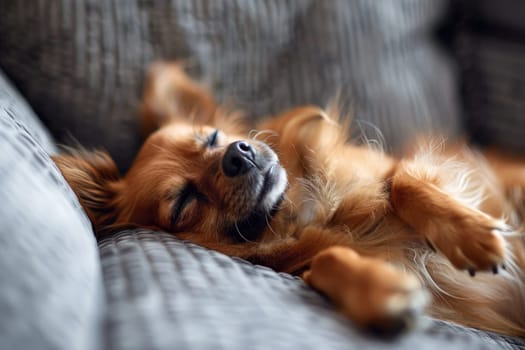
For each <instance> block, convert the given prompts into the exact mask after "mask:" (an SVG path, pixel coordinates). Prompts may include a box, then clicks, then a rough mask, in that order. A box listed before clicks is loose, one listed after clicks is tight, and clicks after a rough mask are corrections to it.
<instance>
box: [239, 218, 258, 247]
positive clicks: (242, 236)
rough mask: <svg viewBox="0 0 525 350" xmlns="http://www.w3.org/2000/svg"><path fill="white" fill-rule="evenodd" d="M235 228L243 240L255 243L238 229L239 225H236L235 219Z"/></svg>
mask: <svg viewBox="0 0 525 350" xmlns="http://www.w3.org/2000/svg"><path fill="white" fill-rule="evenodd" d="M235 230H236V231H237V234H238V235H239V236H240V237H241V238H242V239H243V240H244V241H245V242H248V243H255V242H254V241H252V240H249V239H248V238H246V237H245V236H244V235H243V234H242V232H241V230H240V229H239V226H238V225H237V221H235Z"/></svg>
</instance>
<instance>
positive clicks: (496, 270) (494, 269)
mask: <svg viewBox="0 0 525 350" xmlns="http://www.w3.org/2000/svg"><path fill="white" fill-rule="evenodd" d="M492 273H493V274H495V275H497V274H498V265H493V266H492Z"/></svg>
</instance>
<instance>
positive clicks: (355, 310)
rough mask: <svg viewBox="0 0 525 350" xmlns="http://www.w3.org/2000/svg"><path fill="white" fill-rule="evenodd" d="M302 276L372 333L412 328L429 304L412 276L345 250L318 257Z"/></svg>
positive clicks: (323, 253)
mask: <svg viewBox="0 0 525 350" xmlns="http://www.w3.org/2000/svg"><path fill="white" fill-rule="evenodd" d="M303 277H304V279H305V281H306V282H307V283H308V284H310V285H311V286H313V287H314V288H316V289H318V290H320V291H321V292H323V293H324V294H326V295H327V296H328V297H330V298H331V299H332V301H334V303H335V304H337V305H338V306H339V307H340V308H341V310H342V312H343V313H344V314H346V315H348V316H349V317H350V318H351V319H352V320H353V321H355V322H356V323H357V324H358V325H360V326H361V327H362V328H364V329H365V330H368V331H371V332H373V333H374V334H381V335H395V334H398V333H400V332H402V331H405V330H408V329H410V328H413V327H414V326H415V325H416V324H417V321H418V320H419V318H420V315H421V314H422V313H423V310H424V308H425V306H426V305H427V303H428V301H429V294H428V293H427V292H426V291H425V289H424V288H423V287H422V286H421V284H420V283H419V281H418V279H417V278H416V277H415V276H413V275H411V274H408V273H405V272H402V271H400V270H398V269H396V268H395V267H394V266H392V265H390V264H388V263H387V262H385V261H383V260H380V259H374V258H367V257H362V256H360V255H358V254H357V253H356V252H355V251H353V250H351V249H349V248H344V247H333V248H329V249H327V250H325V251H323V252H321V253H320V254H318V255H317V256H316V257H315V258H314V260H313V261H312V265H311V269H310V270H309V271H307V272H306V273H305V275H304V276H303Z"/></svg>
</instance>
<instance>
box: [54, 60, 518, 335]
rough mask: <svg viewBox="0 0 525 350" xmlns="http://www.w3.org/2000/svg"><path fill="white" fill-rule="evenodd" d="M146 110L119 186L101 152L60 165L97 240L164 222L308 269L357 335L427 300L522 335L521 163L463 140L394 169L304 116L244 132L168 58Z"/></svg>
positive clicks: (237, 252)
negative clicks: (142, 136)
mask: <svg viewBox="0 0 525 350" xmlns="http://www.w3.org/2000/svg"><path fill="white" fill-rule="evenodd" d="M142 112H143V116H144V129H145V130H146V131H147V132H151V131H153V130H155V129H157V128H158V130H157V131H155V132H153V133H152V134H151V135H150V136H149V137H148V138H147V140H146V141H145V143H144V145H143V147H142V149H141V151H140V152H139V154H138V155H137V157H136V159H135V161H134V163H133V165H132V166H131V168H130V170H129V171H128V173H127V174H126V175H125V176H124V177H120V176H119V174H118V172H117V170H116V167H115V165H114V163H113V161H112V160H111V159H110V157H109V156H108V155H107V154H105V153H102V152H93V153H89V152H85V151H82V152H78V153H74V154H71V155H63V156H58V157H56V158H55V162H56V164H57V165H58V167H59V168H60V170H61V171H62V173H63V174H64V177H65V178H66V180H67V181H68V182H69V184H70V185H71V187H72V188H73V189H74V191H75V192H76V194H77V196H78V197H79V199H80V202H81V204H82V205H83V207H84V209H85V210H86V212H87V214H88V215H89V217H90V219H91V220H92V222H93V225H94V227H95V230H96V231H97V232H101V231H103V230H104V229H107V228H108V227H115V226H118V225H127V224H134V225H139V226H143V227H153V228H158V229H162V230H166V231H168V232H172V233H174V234H175V235H177V236H178V237H180V238H182V239H186V240H190V241H193V242H195V243H198V244H202V245H204V246H206V247H209V248H211V249H216V250H218V251H221V252H223V253H225V254H228V255H232V256H239V257H243V258H245V259H248V260H250V261H252V262H254V263H257V264H262V265H266V266H269V267H271V268H274V269H276V270H278V271H284V272H290V273H294V274H303V277H304V279H305V281H306V282H307V283H308V284H310V285H311V286H313V287H314V288H316V289H318V290H319V291H321V292H323V293H325V294H326V295H328V296H329V297H330V298H331V299H332V300H333V301H334V302H335V303H336V304H337V305H338V306H339V307H340V308H341V309H342V311H343V312H344V313H345V314H348V315H349V317H351V318H352V319H353V320H354V321H355V322H356V323H358V324H360V325H362V326H364V327H372V328H376V329H379V330H381V331H391V330H397V329H399V328H403V327H405V326H407V325H409V324H410V323H411V322H413V320H414V316H416V315H417V314H419V313H420V311H422V310H423V309H424V308H425V307H426V306H427V303H428V300H429V298H428V297H427V296H428V295H431V296H432V302H430V303H429V305H428V308H427V311H428V313H429V314H430V315H432V316H434V317H438V318H440V319H443V320H449V321H454V322H457V323H461V324H464V325H467V326H472V327H477V328H481V329H486V330H491V331H496V332H500V333H504V334H510V335H518V336H525V284H524V281H525V279H524V277H523V267H524V266H525V253H524V252H525V249H524V239H523V236H521V235H519V234H517V233H516V232H518V231H519V230H520V229H521V228H522V226H521V219H522V218H523V217H522V213H523V208H524V207H525V206H524V204H525V201H524V199H523V197H521V194H522V192H523V189H524V188H525V167H524V166H522V165H520V163H519V162H516V161H513V160H511V159H504V158H501V157H499V156H497V155H496V154H495V153H493V154H488V156H487V157H482V156H481V155H479V154H477V153H475V152H473V151H469V150H468V149H467V148H466V147H460V146H456V147H454V148H450V149H447V150H445V149H444V147H431V146H425V147H415V149H416V150H417V151H416V152H414V153H413V154H411V155H407V156H406V157H403V158H401V159H396V158H393V157H390V156H388V155H386V154H385V153H383V152H381V151H380V150H377V149H375V148H374V147H370V146H356V145H352V144H349V143H348V142H347V141H348V137H347V133H346V131H347V130H348V127H347V126H348V125H343V126H341V125H340V123H339V122H338V121H337V120H336V119H335V118H334V115H336V113H330V112H329V111H324V110H322V109H320V108H317V107H311V106H306V107H300V108H296V109H293V110H291V111H289V112H286V113H284V114H282V115H279V116H277V117H274V118H271V119H268V120H267V121H266V122H263V123H262V124H260V125H258V126H257V130H260V131H259V132H252V133H246V128H245V127H244V126H243V124H242V121H241V118H240V116H239V115H236V114H232V113H226V111H225V110H224V109H221V108H220V107H218V106H217V105H216V104H215V101H214V99H213V97H212V96H211V95H210V94H209V93H208V92H207V91H206V90H205V89H204V88H203V87H201V86H199V85H198V84H197V83H195V82H193V81H191V80H190V79H189V78H188V77H187V76H186V75H185V74H184V72H183V70H182V69H181V67H180V65H178V64H161V63H159V64H157V65H155V66H154V68H153V69H152V72H151V74H150V76H149V80H148V82H147V86H146V92H145V96H144V104H143V109H142ZM487 160H488V161H487ZM494 164H496V165H497V166H493V165H494ZM502 267H504V269H502ZM462 270H463V271H462ZM465 271H468V272H469V273H467V272H465ZM476 271H488V272H489V273H486V272H483V273H478V274H477V275H476V276H475V277H474V274H475V272H476ZM469 274H470V276H469Z"/></svg>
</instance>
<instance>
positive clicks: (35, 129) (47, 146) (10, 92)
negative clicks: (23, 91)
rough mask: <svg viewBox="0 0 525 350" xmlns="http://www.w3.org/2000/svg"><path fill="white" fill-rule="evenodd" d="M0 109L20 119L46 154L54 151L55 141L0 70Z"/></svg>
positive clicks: (20, 125) (20, 124)
mask: <svg viewBox="0 0 525 350" xmlns="http://www.w3.org/2000/svg"><path fill="white" fill-rule="evenodd" d="M0 111H1V113H2V114H3V115H4V117H5V116H7V115H8V116H9V117H10V118H11V119H12V120H14V119H15V118H16V119H17V120H18V121H20V123H19V124H18V126H19V127H21V128H26V129H25V131H26V132H27V133H28V134H30V135H31V136H32V138H34V139H35V141H36V142H37V143H38V144H39V146H41V147H42V148H43V149H44V150H45V151H46V152H47V153H48V154H54V153H56V151H57V150H56V147H55V143H54V141H53V138H52V137H51V135H50V134H49V131H48V130H47V129H46V127H45V126H44V125H42V122H41V121H40V120H39V119H38V118H37V117H36V115H35V114H34V113H33V111H32V110H31V107H29V105H28V104H27V103H26V101H24V100H23V99H22V96H20V94H19V93H18V91H16V89H14V88H13V86H12V85H11V83H10V82H9V81H8V80H7V78H6V76H5V75H4V73H3V72H2V71H1V70H0Z"/></svg>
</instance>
